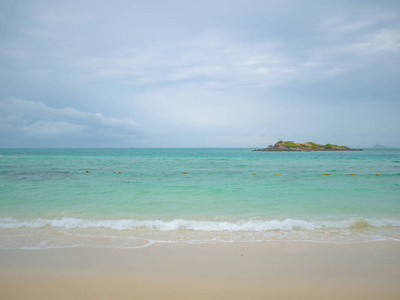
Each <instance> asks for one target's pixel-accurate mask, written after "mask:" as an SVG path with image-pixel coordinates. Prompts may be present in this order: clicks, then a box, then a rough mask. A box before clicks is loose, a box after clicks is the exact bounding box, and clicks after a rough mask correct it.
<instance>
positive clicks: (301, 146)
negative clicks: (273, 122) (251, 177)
mask: <svg viewBox="0 0 400 300" xmlns="http://www.w3.org/2000/svg"><path fill="white" fill-rule="evenodd" d="M253 151H300V152H315V151H363V150H362V149H351V148H349V147H347V146H338V145H333V144H326V145H320V144H316V143H313V142H307V143H295V142H293V141H279V142H277V143H276V144H275V145H269V146H268V148H264V149H256V150H253Z"/></svg>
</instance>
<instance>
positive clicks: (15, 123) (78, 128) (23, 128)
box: [0, 98, 141, 146]
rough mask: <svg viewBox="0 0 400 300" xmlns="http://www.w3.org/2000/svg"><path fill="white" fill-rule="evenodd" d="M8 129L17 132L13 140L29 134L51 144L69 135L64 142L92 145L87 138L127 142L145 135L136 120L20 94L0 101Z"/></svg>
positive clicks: (2, 123)
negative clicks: (58, 105)
mask: <svg viewBox="0 0 400 300" xmlns="http://www.w3.org/2000/svg"><path fill="white" fill-rule="evenodd" d="M6 131H7V132H8V133H10V132H12V133H14V135H13V136H12V139H13V140H14V139H15V140H18V139H23V138H27V139H31V140H32V141H33V142H34V141H35V139H39V140H38V141H45V142H46V143H47V142H50V144H51V140H53V141H54V142H55V143H56V142H57V140H62V139H65V140H64V141H63V145H71V144H69V143H74V142H76V141H82V143H83V144H82V145H81V146H91V145H85V143H84V140H85V139H88V140H90V141H91V142H92V143H93V142H94V143H95V142H96V141H97V142H101V143H102V144H107V142H108V141H111V140H115V139H117V138H121V139H122V140H121V141H120V142H121V143H122V144H124V143H125V142H126V139H131V140H133V139H136V138H138V137H140V136H141V129H140V127H139V125H138V124H137V123H136V122H134V121H132V120H120V119H116V118H109V117H105V116H103V115H102V114H100V113H88V112H81V111H78V110H76V109H74V108H71V107H66V108H61V109H55V108H51V107H49V106H47V105H46V104H44V103H42V102H35V101H27V100H22V99H16V98H13V99H7V100H4V101H1V102H0V132H6ZM13 140H8V141H4V140H3V143H9V144H13ZM39 145H40V144H39ZM3 146H7V145H3ZM35 146H38V145H36V144H35ZM92 146H93V145H92Z"/></svg>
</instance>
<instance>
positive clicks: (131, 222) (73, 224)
mask: <svg viewBox="0 0 400 300" xmlns="http://www.w3.org/2000/svg"><path fill="white" fill-rule="evenodd" d="M387 226H392V227H400V220H391V219H384V220H377V219H363V218H357V219H347V220H336V221H334V220H324V221H306V220H295V219H284V220H259V219H254V218H253V219H249V220H241V221H236V222H228V221H222V222H221V221H207V220H203V221H199V220H185V219H175V220H171V221H164V220H135V219H119V220H90V219H80V218H68V217H64V218H58V219H57V218H56V219H42V218H39V219H30V220H19V219H14V218H0V228H24V227H26V228H41V227H54V228H64V229H73V228H77V229H87V228H106V229H112V230H137V229H147V230H155V231H175V230H193V231H204V232H210V231H221V232H224V231H226V232H235V231H246V232H263V231H274V230H281V231H293V230H315V229H343V228H355V229H365V228H368V227H387Z"/></svg>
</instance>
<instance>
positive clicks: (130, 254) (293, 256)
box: [0, 241, 400, 300]
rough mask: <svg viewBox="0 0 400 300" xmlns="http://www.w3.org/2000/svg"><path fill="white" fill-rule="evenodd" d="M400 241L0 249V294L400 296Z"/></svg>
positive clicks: (82, 296) (78, 296)
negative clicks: (132, 247) (129, 247)
mask: <svg viewBox="0 0 400 300" xmlns="http://www.w3.org/2000/svg"><path fill="white" fill-rule="evenodd" d="M399 282H400V243H398V242H389V241H386V242H369V243H361V244H327V243H306V242H264V243H214V244H194V245H190V244H183V243H171V244H154V245H151V246H149V247H146V248H141V249H107V248H67V249H47V250H0V299H102V300H103V299H108V300H110V299H267V298H268V299H400V284H399Z"/></svg>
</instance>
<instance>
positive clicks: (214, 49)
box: [0, 0, 400, 148]
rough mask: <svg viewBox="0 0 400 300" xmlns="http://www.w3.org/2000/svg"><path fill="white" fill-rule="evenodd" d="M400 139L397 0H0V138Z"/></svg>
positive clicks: (183, 142)
mask: <svg viewBox="0 0 400 300" xmlns="http://www.w3.org/2000/svg"><path fill="white" fill-rule="evenodd" d="M278 139H283V140H295V141H299V142H306V141H314V142H317V143H333V144H344V145H349V146H352V147H371V146H373V145H375V144H382V145H386V146H393V147H400V1H397V0H395V1H384V0H382V1H376V0H374V1H369V0H364V1H351V0H346V1H341V0H334V1H330V0H324V1H320V0H315V1H307V0H303V1H286V0H280V1H275V0H274V1H269V0H263V1H257V0H254V1H253V0H245V1H237V0H229V1H221V0H210V1H209V0H205V1H190V0H182V1H165V0H164V1H163V0H160V1H158V0H157V1H152V0H143V1H137V0H131V1H115V0H114V1H99V0H97V1H74V0H72V1H71V0H70V1H39V0H37V1H36V0H34V1H7V0H3V1H1V2H0V147H245V148H248V147H250V148H251V147H263V146H268V145H269V144H272V143H275V142H276V141H277V140H278Z"/></svg>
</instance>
